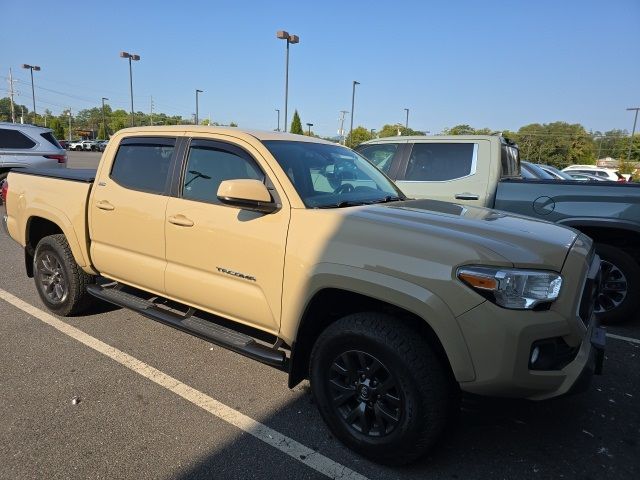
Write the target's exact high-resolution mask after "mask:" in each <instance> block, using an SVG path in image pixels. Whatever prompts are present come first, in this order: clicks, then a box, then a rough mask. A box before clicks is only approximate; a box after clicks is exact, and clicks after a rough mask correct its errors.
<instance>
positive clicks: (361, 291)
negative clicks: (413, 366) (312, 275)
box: [289, 278, 475, 388]
mask: <svg viewBox="0 0 640 480" xmlns="http://www.w3.org/2000/svg"><path fill="white" fill-rule="evenodd" d="M348 285H349V288H348V289H347V288H344V287H342V286H337V285H336V284H335V283H334V284H333V285H326V286H323V287H322V288H318V289H316V290H314V293H313V294H312V295H310V297H309V299H308V301H307V303H306V305H305V308H304V310H303V313H302V316H301V318H300V322H299V325H298V328H297V331H296V335H295V337H294V338H295V340H294V341H293V342H292V346H291V358H290V365H289V387H290V388H293V387H294V386H296V385H297V384H298V383H300V382H301V381H302V380H304V379H305V378H307V377H308V371H309V360H310V354H311V349H312V348H313V345H314V343H315V340H316V339H317V338H318V336H319V335H320V333H322V331H324V329H326V328H327V327H328V326H329V325H331V324H332V323H333V322H335V321H336V320H338V319H339V318H342V317H344V316H346V315H349V314H352V313H357V312H367V311H378V312H384V313H388V314H390V315H392V316H393V317H395V318H396V319H397V320H398V321H401V322H404V323H406V324H408V325H409V326H410V327H411V328H413V329H414V331H415V332H416V334H418V335H420V336H422V337H423V338H424V339H425V340H426V341H428V342H429V344H430V345H431V346H432V347H433V349H434V351H435V352H436V354H437V355H438V357H439V358H440V359H441V361H442V363H443V365H444V366H445V367H446V368H447V369H448V372H449V373H450V378H451V379H452V380H455V381H458V382H460V381H472V380H473V379H474V378H475V372H474V370H473V365H472V362H471V357H470V354H469V351H468V349H467V345H466V342H465V340H464V337H463V336H462V332H461V331H460V328H459V326H458V323H457V321H456V320H455V318H454V317H453V315H452V314H451V312H450V311H449V310H448V308H447V307H446V305H444V303H443V302H442V301H441V300H440V299H439V298H437V297H434V296H432V297H431V301H425V298H415V297H411V296H410V295H409V294H407V293H406V292H404V291H398V290H392V289H389V288H381V287H380V285H376V286H372V285H367V284H366V283H364V282H361V281H358V280H356V279H354V278H350V279H348ZM370 292H375V293H376V295H375V296H372V295H371V293H370ZM403 297H404V300H405V301H402V298H403ZM398 300H400V301H398ZM434 304H435V305H434ZM443 339H446V342H445V341H443ZM445 344H446V348H445Z"/></svg>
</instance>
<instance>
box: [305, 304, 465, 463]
mask: <svg viewBox="0 0 640 480" xmlns="http://www.w3.org/2000/svg"><path fill="white" fill-rule="evenodd" d="M310 380H311V388H312V391H313V395H314V397H315V401H316V403H317V405H318V408H319V410H320V413H321V415H322V417H323V418H324V420H325V422H327V424H328V426H329V428H330V429H331V431H332V432H333V434H334V435H335V436H336V437H337V438H338V439H339V440H341V441H342V442H343V443H345V444H346V445H347V446H348V447H350V448H352V449H353V450H355V451H357V452H359V453H360V454H362V455H364V456H365V457H368V458H370V459H371V460H373V461H375V462H380V463H385V464H391V465H400V464H405V463H408V462H411V461H413V460H415V459H416V458H418V457H420V456H421V455H423V454H424V453H425V452H426V451H427V450H428V449H429V448H430V447H431V446H432V445H433V444H434V443H435V442H436V440H437V439H438V438H439V436H440V434H441V433H442V431H443V429H444V427H445V425H446V421H447V418H448V414H449V413H450V412H451V411H452V407H453V408H456V401H455V400H456V399H457V395H456V393H455V392H454V391H453V388H452V386H451V383H450V382H449V379H448V376H447V373H446V370H445V369H444V368H443V366H442V364H441V363H440V360H439V359H438V357H437V355H436V354H435V353H434V351H433V349H432V348H431V346H430V344H429V343H428V342H427V341H425V340H424V339H422V338H421V337H420V335H419V334H418V333H417V332H415V331H413V330H412V329H410V328H409V327H408V326H406V325H404V324H402V323H401V322H400V321H398V320H397V319H395V318H393V317H391V316H389V315H385V314H381V313H375V312H370V313H357V314H353V315H349V316H346V317H344V318H342V319H340V320H338V321H336V322H335V323H333V324H331V325H330V326H329V327H328V328H327V329H326V330H325V331H324V332H322V334H321V335H320V336H319V338H318V339H317V341H316V343H315V345H314V347H313V350H312V353H311V362H310Z"/></svg>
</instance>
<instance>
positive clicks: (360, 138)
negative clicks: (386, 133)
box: [344, 126, 374, 148]
mask: <svg viewBox="0 0 640 480" xmlns="http://www.w3.org/2000/svg"><path fill="white" fill-rule="evenodd" d="M373 138H374V136H373V134H372V133H371V132H370V131H369V130H367V129H366V128H364V127H362V126H359V127H356V128H354V129H353V131H352V132H350V133H349V135H347V138H346V139H345V142H344V144H345V145H346V146H347V147H350V148H355V147H357V146H358V145H360V144H361V143H362V142H366V141H368V140H372V139H373Z"/></svg>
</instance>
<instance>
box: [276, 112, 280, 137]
mask: <svg viewBox="0 0 640 480" xmlns="http://www.w3.org/2000/svg"><path fill="white" fill-rule="evenodd" d="M276 112H278V128H276V132H279V131H280V109H279V108H276Z"/></svg>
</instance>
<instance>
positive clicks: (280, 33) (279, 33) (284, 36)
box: [276, 30, 289, 40]
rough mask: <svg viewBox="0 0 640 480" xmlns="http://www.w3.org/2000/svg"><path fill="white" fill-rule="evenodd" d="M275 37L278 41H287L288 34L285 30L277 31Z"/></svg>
mask: <svg viewBox="0 0 640 480" xmlns="http://www.w3.org/2000/svg"><path fill="white" fill-rule="evenodd" d="M276 37H278V38H279V39H280V40H287V39H288V38H289V32H287V31H286V30H278V31H277V32H276Z"/></svg>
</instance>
